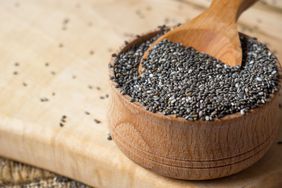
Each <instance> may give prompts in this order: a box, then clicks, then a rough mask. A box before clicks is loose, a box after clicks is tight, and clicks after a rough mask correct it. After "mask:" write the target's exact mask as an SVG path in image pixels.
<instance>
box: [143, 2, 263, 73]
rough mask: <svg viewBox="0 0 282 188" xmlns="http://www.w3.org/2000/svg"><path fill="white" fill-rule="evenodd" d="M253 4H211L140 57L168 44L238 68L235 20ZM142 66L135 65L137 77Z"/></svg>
mask: <svg viewBox="0 0 282 188" xmlns="http://www.w3.org/2000/svg"><path fill="white" fill-rule="evenodd" d="M256 1H257V0H213V1H212V3H211V6H210V7H209V8H208V9H207V10H206V11H204V12H203V13H202V14H200V15H199V16H197V17H196V18H194V19H193V20H192V21H189V22H186V23H184V24H182V25H180V26H179V27H176V28H175V29H173V30H171V31H170V32H168V33H166V34H165V35H163V36H161V37H160V38H159V39H158V40H156V41H155V42H154V43H153V44H151V46H150V47H149V49H148V50H147V51H146V52H145V53H144V56H143V59H146V58H147V57H148V54H149V52H150V50H151V49H152V48H153V47H154V46H155V45H156V44H158V43H159V42H161V41H162V40H164V39H167V40H169V41H171V42H176V43H181V44H183V45H184V46H192V47H194V48H195V49H197V50H198V51H201V52H205V53H207V54H209V55H211V56H213V57H215V58H217V59H219V60H221V61H222V62H223V63H225V64H227V65H230V66H237V65H241V62H242V49H241V44H240V38H239V34H238V31H237V20H238V18H239V16H240V15H241V13H242V12H243V11H244V10H246V9H247V8H249V7H250V6H251V5H252V4H254V3H255V2H256ZM141 62H142V61H141ZM141 70H142V63H140V64H139V73H141Z"/></svg>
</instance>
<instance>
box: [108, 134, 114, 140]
mask: <svg viewBox="0 0 282 188" xmlns="http://www.w3.org/2000/svg"><path fill="white" fill-rule="evenodd" d="M107 140H109V141H111V140H113V138H112V135H111V134H110V133H108V136H107Z"/></svg>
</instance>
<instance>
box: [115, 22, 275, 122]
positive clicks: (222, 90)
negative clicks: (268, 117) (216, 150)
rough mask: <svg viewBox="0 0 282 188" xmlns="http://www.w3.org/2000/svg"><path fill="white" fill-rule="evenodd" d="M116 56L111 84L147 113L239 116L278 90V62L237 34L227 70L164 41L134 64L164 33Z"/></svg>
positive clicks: (201, 117)
mask: <svg viewBox="0 0 282 188" xmlns="http://www.w3.org/2000/svg"><path fill="white" fill-rule="evenodd" d="M160 29H161V32H160V34H158V35H156V36H155V37H153V38H151V39H149V40H147V41H145V42H143V43H141V44H139V45H135V46H134V47H133V48H131V49H129V50H128V51H126V52H123V53H121V54H118V55H116V54H115V55H114V57H115V56H116V59H115V63H114V65H113V67H112V68H113V72H114V76H113V77H111V80H112V81H114V82H115V83H116V88H119V89H120V92H121V93H122V94H123V95H128V96H130V97H131V100H130V101H131V102H138V103H140V104H141V105H143V106H144V107H145V108H146V109H147V110H148V111H151V112H153V113H156V112H159V113H162V114H164V115H174V116H176V117H182V118H185V119H187V120H204V121H211V120H214V119H219V118H222V117H224V116H226V115H228V114H233V113H237V112H239V114H241V115H244V114H245V113H247V112H248V111H250V110H251V109H254V108H256V107H258V106H260V105H263V104H264V103H265V102H266V101H269V100H270V98H271V96H272V95H273V94H274V93H275V92H276V91H278V82H279V74H278V72H279V71H278V60H277V58H276V57H275V55H274V54H273V53H272V52H271V51H270V50H269V49H268V48H267V46H266V45H265V44H263V43H261V42H259V41H257V40H256V39H254V38H251V37H248V36H245V35H243V34H240V40H241V45H242V51H243V59H242V65H241V66H235V67H230V66H228V65H226V64H224V63H222V62H221V61H220V60H217V59H215V58H213V57H211V56H209V55H208V54H205V53H201V52H199V51H197V50H195V49H194V48H192V47H184V46H183V45H181V44H179V43H172V42H170V41H168V40H164V41H162V42H160V43H159V44H157V45H156V46H155V47H154V48H153V49H152V51H151V52H150V53H149V56H148V58H147V59H146V60H144V61H143V66H142V67H143V72H142V74H141V75H139V74H138V65H139V63H140V60H141V58H142V56H143V54H144V52H145V51H146V50H147V49H148V47H149V46H150V44H151V43H152V42H153V41H155V40H156V39H157V38H158V37H159V36H160V35H162V34H163V33H165V32H167V31H168V28H166V27H161V28H160Z"/></svg>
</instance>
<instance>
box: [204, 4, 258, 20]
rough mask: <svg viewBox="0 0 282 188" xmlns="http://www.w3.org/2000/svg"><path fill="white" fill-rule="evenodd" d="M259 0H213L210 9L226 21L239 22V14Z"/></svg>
mask: <svg viewBox="0 0 282 188" xmlns="http://www.w3.org/2000/svg"><path fill="white" fill-rule="evenodd" d="M257 1H258V0H213V1H212V3H211V6H210V8H209V11H212V13H213V14H214V15H215V16H216V17H218V18H219V19H220V20H223V21H226V22H233V23H234V22H237V19H238V18H239V16H240V15H241V14H242V13H243V12H244V11H245V10H246V9H248V8H249V7H250V6H252V5H253V4H254V3H255V2H257Z"/></svg>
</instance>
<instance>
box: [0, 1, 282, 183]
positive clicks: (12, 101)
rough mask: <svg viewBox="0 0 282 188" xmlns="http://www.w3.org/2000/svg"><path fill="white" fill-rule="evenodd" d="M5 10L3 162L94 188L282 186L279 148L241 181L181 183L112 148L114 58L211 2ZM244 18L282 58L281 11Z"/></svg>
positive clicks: (15, 5)
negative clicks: (137, 38)
mask: <svg viewBox="0 0 282 188" xmlns="http://www.w3.org/2000/svg"><path fill="white" fill-rule="evenodd" d="M0 3H1V6H0V23H1V24H0V41H1V45H0V67H1V69H0V87H1V90H0V104H1V105H0V155H1V156H4V157H8V158H11V159H14V160H18V161H21V162H25V163H28V164H32V165H35V166H38V167H41V168H44V169H48V170H53V171H55V172H57V173H59V174H63V175H66V176H68V177H71V178H74V179H78V180H80V181H82V182H84V183H87V184H89V185H93V186H96V187H275V186H276V187H279V186H282V180H281V176H282V160H281V158H282V150H281V147H282V146H281V145H278V144H276V143H275V144H274V145H273V147H272V148H271V149H270V151H269V152H268V153H267V155H266V156H265V157H264V158H263V159H262V160H260V161H259V162H258V163H257V164H255V165H254V166H253V167H251V168H249V169H247V170H245V171H243V172H241V173H239V174H237V175H234V176H231V177H227V178H222V179H218V180H213V181H179V180H174V179H169V178H165V177H161V176H159V175H156V174H154V173H152V172H150V171H148V170H145V169H143V168H142V167H139V166H138V165H136V164H134V163H133V162H132V161H130V160H129V159H127V158H126V157H125V156H124V155H123V154H122V153H121V152H120V151H119V150H118V148H117V147H116V145H115V144H114V142H112V141H108V140H107V134H108V129H107V116H106V111H107V105H108V99H109V98H108V95H107V94H108V83H107V80H108V74H107V72H108V68H107V63H108V62H109V60H110V54H111V53H112V52H113V51H114V50H115V49H117V48H118V47H119V46H120V45H121V44H122V43H123V41H124V40H128V39H130V38H131V37H132V36H134V35H135V34H140V33H143V32H146V31H148V30H152V29H154V28H155V27H156V26H158V25H161V24H163V23H166V24H168V25H174V24H176V23H178V22H182V21H184V20H185V19H186V18H188V19H191V18H192V17H193V16H195V15H197V14H198V13H199V12H200V11H202V10H203V9H204V8H205V7H206V6H207V5H208V2H207V1H205V0H198V1H192V0H142V1H138V0H84V1H75V0H58V1H51V0H50V1H36V0H25V1H19V0H18V1H1V2H0ZM279 5H280V4H279ZM240 20H241V21H240V29H241V31H243V32H245V33H247V34H250V35H253V36H256V37H258V38H259V39H260V40H262V41H265V42H267V43H268V44H269V46H270V48H271V49H273V50H275V51H276V52H277V55H278V57H279V58H280V59H282V47H281V44H282V35H281V33H282V24H281V20H282V13H281V8H279V6H277V7H272V6H269V5H263V4H262V3H260V4H257V5H256V6H255V7H253V8H251V9H250V10H249V11H247V12H246V13H245V14H244V15H243V16H242V17H241V19H240ZM281 113H282V111H281ZM64 117H66V118H64ZM281 122H282V120H281ZM279 139H280V140H282V130H281V131H280V136H279V138H278V140H279Z"/></svg>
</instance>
